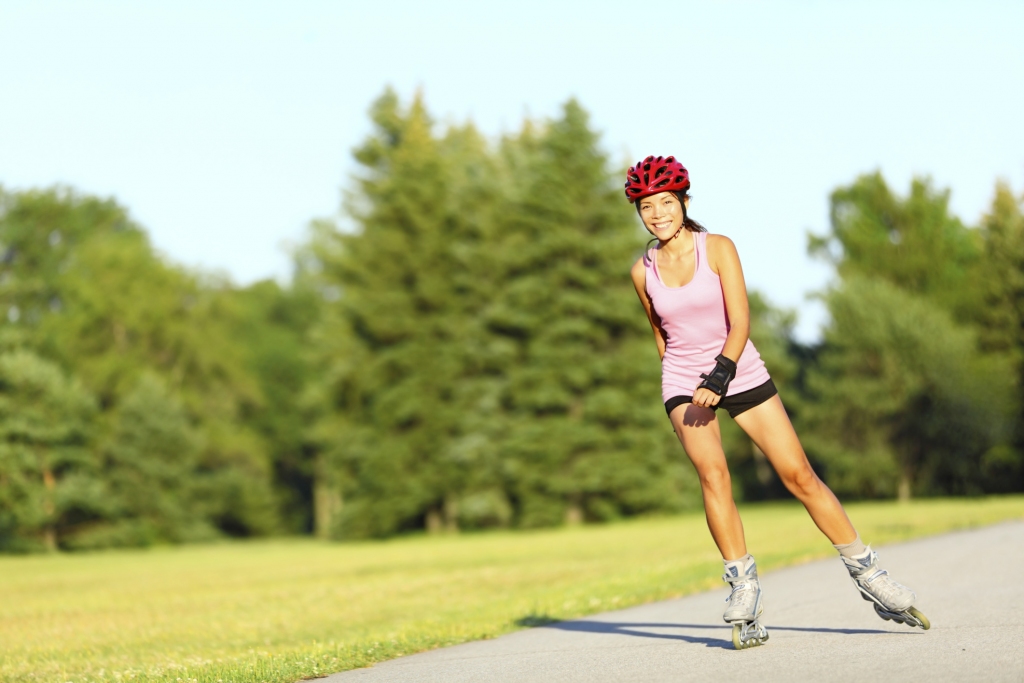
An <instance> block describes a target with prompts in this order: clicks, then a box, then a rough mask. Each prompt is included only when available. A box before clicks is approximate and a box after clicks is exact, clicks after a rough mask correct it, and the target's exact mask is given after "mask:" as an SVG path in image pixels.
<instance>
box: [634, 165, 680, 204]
mask: <svg viewBox="0 0 1024 683" xmlns="http://www.w3.org/2000/svg"><path fill="white" fill-rule="evenodd" d="M689 188H690V173H689V172H688V171H687V170H686V167H685V166H683V165H682V164H681V163H679V162H678V161H676V158H675V157H655V156H649V157H647V158H646V159H644V160H643V161H638V162H636V166H630V168H629V170H628V171H626V199H628V200H629V202H630V204H632V203H633V202H635V201H636V200H637V199H640V198H642V197H649V196H651V195H652V194H658V193H659V192H679V191H681V190H682V191H685V190H688V189H689Z"/></svg>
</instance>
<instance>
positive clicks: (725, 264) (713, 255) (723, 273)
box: [707, 235, 750, 361]
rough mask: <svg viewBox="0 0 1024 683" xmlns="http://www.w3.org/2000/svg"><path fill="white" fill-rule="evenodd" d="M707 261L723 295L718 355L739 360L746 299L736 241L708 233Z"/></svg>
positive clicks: (747, 333) (747, 318)
mask: <svg viewBox="0 0 1024 683" xmlns="http://www.w3.org/2000/svg"><path fill="white" fill-rule="evenodd" d="M707 245H708V265H709V266H711V270H713V271H714V272H716V273H718V277H719V278H720V279H721V280H722V294H723V295H725V313H726V315H728V316H729V326H730V327H729V336H728V337H727V338H726V340H725V346H724V347H722V355H723V356H725V357H726V358H729V359H731V360H733V361H739V359H740V355H741V354H742V353H743V349H744V347H746V345H747V339H748V338H749V337H750V304H749V303H747V284H746V282H745V281H744V280H743V266H741V265H740V255H739V254H738V253H737V252H736V245H735V244H733V243H732V240H731V239H729V238H728V237H726V236H724V235H708V241H707Z"/></svg>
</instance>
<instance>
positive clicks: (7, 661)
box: [0, 496, 1024, 683]
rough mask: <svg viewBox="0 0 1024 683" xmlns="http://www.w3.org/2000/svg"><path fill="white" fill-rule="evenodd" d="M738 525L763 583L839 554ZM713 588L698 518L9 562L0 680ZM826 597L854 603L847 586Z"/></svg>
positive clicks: (242, 660)
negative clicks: (766, 577)
mask: <svg viewBox="0 0 1024 683" xmlns="http://www.w3.org/2000/svg"><path fill="white" fill-rule="evenodd" d="M847 509H848V510H849V512H850V516H851V518H852V519H853V521H854V524H855V525H856V526H857V527H858V528H859V530H860V531H861V534H862V536H863V537H864V539H865V540H866V541H869V542H871V543H874V544H876V545H878V544H884V543H891V542H894V541H900V540H905V539H909V538H913V537H917V536H923V535H928V534H935V533H939V532H942V531H947V530H951V529H962V528H967V527H974V526H980V525H984V524H990V523H994V522H998V521H1001V520H1006V519H1020V518H1024V497H1021V496H1014V497H999V498H984V499H969V500H928V501H919V502H914V503H908V504H902V505H901V504H897V503H870V504H854V505H850V506H848V508H847ZM743 514H744V520H745V523H746V528H747V538H748V543H749V545H750V549H751V552H753V553H755V554H756V555H757V558H758V564H759V566H760V567H761V569H762V571H764V570H771V569H773V568H777V567H781V566H784V565H790V564H794V563H799V562H804V561H807V560H811V559H815V558H819V557H828V556H831V555H833V554H834V551H833V550H832V548H831V546H830V545H829V544H828V542H827V541H826V540H825V539H824V537H822V536H821V535H820V534H819V533H818V531H817V529H816V528H815V527H814V525H813V524H812V523H811V521H810V519H809V518H808V517H807V516H806V514H805V513H804V511H803V508H801V507H799V506H798V505H796V504H771V505H752V506H746V507H744V508H743ZM836 571H842V568H841V567H840V566H839V564H838V562H837V564H836ZM720 574H721V563H720V559H719V557H718V554H717V552H716V550H715V547H714V545H713V544H712V542H711V540H710V536H709V534H708V531H707V528H706V527H705V524H704V518H703V516H702V515H701V514H691V515H684V516H680V517H671V518H657V519H644V520H635V521H629V522H622V523H618V524H611V525H606V526H587V527H577V528H571V529H570V528H566V529H556V530H546V531H536V532H495V533H486V534H465V535H455V536H446V537H440V538H427V537H414V538H403V539H396V540H392V541H385V542H367V543H353V544H328V543H319V542H315V541H311V540H272V541H260V542H249V543H242V542H239V543H224V544H216V545H205V546H190V547H184V548H159V549H155V550H148V551H121V552H105V553H93V554H82V555H59V556H30V557H5V558H0V579H2V580H0V677H2V680H4V681H58V682H61V683H63V682H64V681H73V682H74V683H79V682H83V681H129V680H130V681H170V682H173V683H177V682H178V681H184V682H188V681H200V682H207V681H208V682H211V683H216V682H218V681H220V682H224V683H226V682H228V681H232V682H233V681H268V682H269V681H295V680H299V679H302V678H309V677H315V676H320V675H325V674H327V673H331V672H334V671H342V670H345V669H351V668H355V667H360V666H366V665H368V664H371V663H373V662H379V661H381V660H385V659H390V658H392V657H397V656H399V655H402V654H407V653H411V652H416V651H419V650H425V649H430V648H434V647H439V646H442V645H448V644H452V643H459V642H463V641H467V640H474V639H479V638H490V637H493V636H496V635H499V634H501V633H506V632H508V631H511V630H514V629H516V628H520V627H522V626H524V625H530V624H536V623H543V622H544V621H545V620H548V619H561V618H568V617H578V616H582V615H585V614H591V613H594V612H599V611H605V610H610V609H615V608H620V607H626V606H628V605H635V604H637V603H642V602H648V601H651V600H658V599H663V598H669V597H673V596H680V595H685V594H688V593H693V592H696V591H700V590H704V589H707V588H712V587H717V586H720V585H721V582H720V580H719V578H718V577H719V575H720ZM837 597H838V598H840V599H843V598H846V599H851V600H852V599H855V594H854V591H853V588H852V587H851V589H850V595H848V596H837ZM717 616H718V615H715V614H709V615H708V619H715V618H716V617H717Z"/></svg>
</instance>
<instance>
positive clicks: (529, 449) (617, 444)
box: [487, 101, 695, 527]
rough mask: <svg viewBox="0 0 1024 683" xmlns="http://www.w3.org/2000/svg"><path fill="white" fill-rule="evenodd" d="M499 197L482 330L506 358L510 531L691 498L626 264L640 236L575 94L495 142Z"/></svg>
mask: <svg viewBox="0 0 1024 683" xmlns="http://www.w3.org/2000/svg"><path fill="white" fill-rule="evenodd" d="M504 152H505V154H504V156H505V158H506V160H507V163H508V168H509V171H508V177H509V192H510V194H509V200H508V207H507V208H506V209H505V210H504V211H503V215H504V220H503V223H502V228H501V231H500V241H499V243H498V245H497V247H496V253H498V254H499V255H500V256H501V263H500V266H499V272H500V277H501V290H500V294H499V296H498V297H497V298H496V299H495V302H494V304H493V305H492V306H491V307H489V309H488V310H487V321H488V325H489V327H490V329H491V330H492V331H493V332H494V333H496V334H497V335H499V336H500V337H501V338H503V339H504V341H505V343H506V344H509V345H511V346H512V348H514V349H515V354H514V357H513V358H512V359H511V361H510V362H508V363H507V364H506V370H505V373H506V383H507V388H506V390H505V393H504V396H503V398H502V400H503V404H504V409H505V412H506V413H507V417H506V426H505V429H504V434H503V440H502V443H501V445H500V447H501V452H502V455H503V460H504V462H505V467H506V469H507V470H508V472H509V475H508V476H509V479H510V482H511V491H512V495H513V500H514V506H515V508H516V511H517V522H518V523H519V524H520V525H522V526H527V527H529V526H539V525H549V524H557V523H561V522H563V521H568V522H570V523H572V522H578V521H582V520H584V519H608V518H614V517H617V516H620V515H625V514H632V513H638V512H643V511H648V510H670V509H679V508H680V507H682V506H685V505H686V504H692V502H693V498H692V495H688V494H692V491H693V489H694V487H695V480H694V479H693V478H692V474H691V472H690V470H689V468H688V467H683V466H682V461H681V458H680V457H679V455H680V454H679V452H678V445H677V444H675V443H674V438H673V436H672V434H671V430H670V429H669V428H668V427H667V425H666V423H665V418H664V412H663V409H662V408H661V405H660V401H659V397H660V391H659V368H658V364H657V357H656V355H655V354H654V345H653V343H652V342H651V340H650V331H649V328H647V325H646V322H645V320H644V317H643V314H642V310H641V309H640V307H639V304H638V303H637V301H636V294H635V293H634V292H633V290H632V284H631V282H630V280H629V275H628V273H629V268H630V266H631V265H632V263H633V261H634V260H635V258H636V257H637V256H638V255H639V253H640V251H641V249H640V246H641V245H642V240H641V238H640V236H639V234H638V229H637V223H636V217H635V216H633V215H632V214H631V210H630V206H629V204H628V203H627V202H626V201H625V200H624V197H623V196H622V192H621V190H620V189H618V187H617V185H618V183H617V182H616V180H615V179H614V176H613V175H612V174H611V173H610V172H609V169H608V162H607V159H606V158H605V156H604V155H603V154H602V153H601V151H600V150H599V148H598V146H597V135H596V134H595V133H593V132H592V131H591V130H590V129H589V125H588V120H587V115H586V113H585V112H584V111H583V109H582V107H580V106H579V104H578V103H576V102H575V101H570V102H568V103H567V104H566V105H565V108H564V111H563V113H562V116H561V117H560V118H559V119H557V120H555V121H553V122H551V123H550V124H549V125H547V126H545V127H544V128H543V129H541V130H540V131H535V130H534V129H533V127H527V128H526V129H525V130H524V132H523V135H522V136H521V137H520V138H519V139H518V140H509V141H507V142H506V145H505V150H504Z"/></svg>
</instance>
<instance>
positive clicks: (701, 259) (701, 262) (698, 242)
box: [693, 232, 711, 273]
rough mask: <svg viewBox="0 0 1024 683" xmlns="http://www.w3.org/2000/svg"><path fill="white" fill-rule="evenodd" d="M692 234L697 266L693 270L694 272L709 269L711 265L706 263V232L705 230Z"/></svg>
mask: <svg viewBox="0 0 1024 683" xmlns="http://www.w3.org/2000/svg"><path fill="white" fill-rule="evenodd" d="M693 235H694V238H695V239H694V246H695V248H696V251H697V268H696V269H695V270H694V272H695V273H697V272H700V271H701V270H706V271H708V272H710V271H711V266H709V265H708V234H707V233H706V232H695V233H693Z"/></svg>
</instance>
